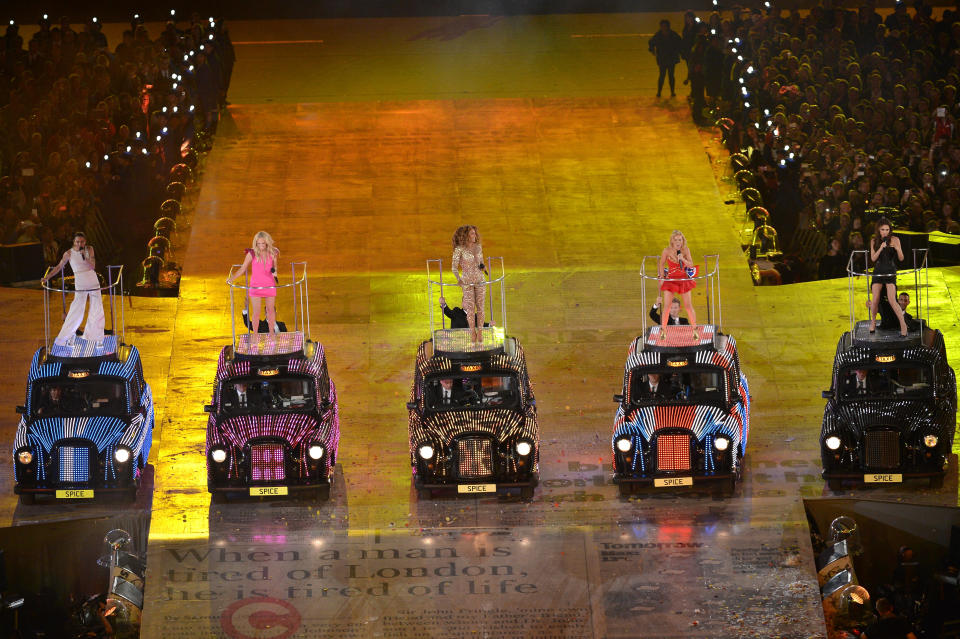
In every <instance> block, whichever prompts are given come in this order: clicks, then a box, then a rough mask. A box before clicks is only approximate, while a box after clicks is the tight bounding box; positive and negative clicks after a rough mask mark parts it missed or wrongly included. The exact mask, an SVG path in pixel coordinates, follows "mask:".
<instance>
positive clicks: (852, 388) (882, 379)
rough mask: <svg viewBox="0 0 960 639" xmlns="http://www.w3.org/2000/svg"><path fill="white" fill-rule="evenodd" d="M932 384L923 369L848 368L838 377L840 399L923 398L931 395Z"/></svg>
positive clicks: (894, 367) (908, 367)
mask: <svg viewBox="0 0 960 639" xmlns="http://www.w3.org/2000/svg"><path fill="white" fill-rule="evenodd" d="M932 380H933V374H932V371H931V369H930V368H929V367H927V366H885V367H876V366H874V367H869V368H859V369H856V368H849V369H846V370H844V371H841V373H840V378H839V381H840V396H841V397H843V398H844V399H863V398H865V397H890V398H896V399H901V398H906V397H925V396H927V395H929V394H930V393H931V392H932Z"/></svg>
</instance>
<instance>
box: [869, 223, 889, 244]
mask: <svg viewBox="0 0 960 639" xmlns="http://www.w3.org/2000/svg"><path fill="white" fill-rule="evenodd" d="M884 224H886V225H887V226H888V227H890V235H893V224H891V223H890V220H888V219H887V218H885V217H881V218H880V219H879V220H877V223H876V225H875V226H874V227H873V237H871V238H870V248H871V249H873V248H874V247H878V248H879V247H880V245H881V244H882V243H883V238H882V237H880V227H881V226H883V225H884Z"/></svg>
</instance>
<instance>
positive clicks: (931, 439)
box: [923, 435, 940, 448]
mask: <svg viewBox="0 0 960 639" xmlns="http://www.w3.org/2000/svg"><path fill="white" fill-rule="evenodd" d="M939 441H940V438H938V437H937V436H936V435H924V436H923V445H924V446H926V447H927V448H935V447H936V446H937V442H939Z"/></svg>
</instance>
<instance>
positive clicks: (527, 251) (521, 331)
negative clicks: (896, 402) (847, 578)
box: [0, 14, 960, 639]
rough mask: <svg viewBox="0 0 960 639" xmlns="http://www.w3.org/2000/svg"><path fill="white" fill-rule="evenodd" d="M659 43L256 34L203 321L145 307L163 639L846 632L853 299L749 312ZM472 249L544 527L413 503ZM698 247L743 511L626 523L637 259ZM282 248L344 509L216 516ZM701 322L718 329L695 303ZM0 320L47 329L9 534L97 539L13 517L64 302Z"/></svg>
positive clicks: (398, 27) (290, 29)
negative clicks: (264, 256)
mask: <svg viewBox="0 0 960 639" xmlns="http://www.w3.org/2000/svg"><path fill="white" fill-rule="evenodd" d="M660 17H661V16H660V15H657V14H639V15H622V16H615V15H606V16H593V15H592V16H538V17H515V18H502V19H494V18H483V17H461V18H450V19H442V18H438V19H396V20H338V21H299V22H272V23H263V22H261V23H236V24H233V25H231V32H232V35H233V38H234V40H235V42H236V43H237V66H236V69H235V75H234V81H233V86H232V88H231V101H232V102H233V104H232V106H231V107H230V109H229V114H228V116H227V118H226V119H225V121H224V122H223V124H222V127H221V131H220V133H219V135H218V137H217V141H216V145H215V148H214V150H213V152H212V153H211V154H210V155H209V157H208V158H207V160H206V168H205V174H204V177H203V183H202V190H201V191H200V194H199V198H198V203H197V207H196V212H195V213H194V216H193V228H192V231H191V237H190V243H189V246H188V247H181V248H180V249H179V250H180V251H185V253H186V254H185V256H184V257H183V264H184V272H183V280H182V284H181V295H180V297H179V299H178V300H150V301H147V300H139V299H138V300H135V301H134V312H135V315H134V319H133V321H132V322H131V323H132V324H133V325H134V326H133V329H132V330H130V331H128V334H130V333H132V334H133V339H132V341H133V342H134V343H136V344H137V345H138V346H139V347H140V350H141V352H142V353H143V354H144V363H145V367H146V369H147V371H146V375H147V379H148V381H150V383H151V384H152V385H153V387H154V393H155V397H156V398H157V403H158V406H159V412H158V422H157V423H158V430H157V433H156V434H155V438H154V454H153V456H152V459H151V462H152V465H153V474H152V481H153V486H152V487H153V489H154V493H153V496H152V500H151V499H150V498H149V497H148V496H145V495H141V499H140V503H138V504H137V505H136V507H137V508H143V507H150V506H151V504H152V508H153V520H152V528H151V534H150V543H149V553H148V570H149V574H148V580H147V597H146V609H145V615H144V629H143V636H144V637H161V636H162V637H164V638H169V639H173V638H186V637H208V636H218V637H234V638H235V637H324V636H337V637H414V636H416V637H438V638H439V637H460V636H462V637H491V638H493V637H516V636H528V637H542V638H546V637H569V638H581V637H583V638H586V637H591V638H597V639H599V638H601V637H608V638H611V639H613V638H627V637H649V638H658V639H668V638H669V639H673V638H680V637H710V638H711V639H725V638H728V637H730V638H734V637H773V636H779V637H785V638H786V637H790V638H793V637H795V638H797V639H801V638H803V639H806V638H808V637H821V636H823V635H824V634H825V633H824V629H823V617H822V613H821V611H820V604H819V596H818V591H817V587H816V579H815V574H814V570H813V562H812V557H811V553H810V551H809V548H808V542H807V534H808V532H807V526H806V522H805V519H804V511H803V507H802V503H801V497H814V496H818V495H822V494H825V488H824V485H823V482H822V481H821V480H820V479H819V469H820V462H819V454H818V448H817V446H818V444H817V439H818V435H819V428H820V421H821V417H822V412H823V400H822V399H821V397H820V391H821V390H822V389H825V388H827V387H828V386H829V375H830V366H831V362H832V357H833V353H834V350H835V348H836V340H837V339H838V337H839V335H840V333H841V332H842V331H843V330H844V329H845V327H846V326H848V324H847V322H848V320H847V312H848V305H847V288H846V281H835V282H821V283H808V284H801V285H795V286H790V287H781V288H754V287H753V286H752V284H751V281H750V277H749V274H748V271H747V264H746V260H745V259H744V257H743V254H742V253H741V251H740V249H739V242H738V237H737V233H736V229H737V228H739V220H735V219H734V215H735V214H736V213H739V212H740V210H741V209H740V207H728V206H725V205H724V204H723V201H724V200H725V199H727V198H728V197H729V193H728V191H732V186H724V187H721V188H718V187H717V184H716V182H715V180H714V176H713V171H712V168H711V166H710V164H709V159H708V157H707V155H706V153H705V150H704V147H703V144H702V142H701V138H700V136H699V135H698V132H697V130H696V129H695V128H694V127H693V126H692V124H691V123H690V118H689V114H688V110H687V108H686V102H685V100H684V99H683V98H676V99H674V100H667V99H664V100H657V99H656V98H654V97H653V94H654V92H655V88H654V82H655V80H656V69H655V65H654V60H653V57H652V56H651V55H650V54H649V53H648V52H647V50H646V35H642V34H650V33H652V32H653V31H654V29H655V28H656V24H657V21H658V20H659V18H660ZM672 17H673V18H674V22H675V25H679V23H680V21H679V15H675V16H672ZM679 71H680V70H679V69H678V74H679V75H680V76H681V77H682V75H683V74H682V72H679ZM678 88H679V89H681V93H682V89H683V87H682V86H681V87H678ZM467 223H471V224H476V225H478V226H479V228H480V231H481V233H482V236H483V244H484V251H485V253H486V254H487V255H488V256H500V255H502V256H503V257H504V260H505V264H506V266H507V269H508V299H507V310H508V321H509V332H510V333H511V334H513V335H515V336H517V337H518V338H519V340H520V341H521V343H522V344H523V346H524V348H525V349H526V353H527V359H528V362H529V367H530V376H531V379H532V382H533V384H534V386H535V389H536V393H537V403H538V409H539V415H540V428H541V436H542V448H541V454H540V458H541V466H540V477H541V484H540V487H539V488H538V489H537V492H536V496H535V498H534V499H533V500H532V501H531V502H522V501H510V500H504V501H500V500H497V499H494V498H466V499H437V500H434V501H419V500H418V499H417V497H416V494H415V492H414V491H413V490H412V487H411V481H410V467H409V455H408V450H407V430H406V423H407V415H406V409H405V402H406V398H407V394H408V392H409V388H410V384H411V381H412V374H413V365H414V355H415V352H416V347H417V345H418V344H419V342H420V340H422V339H425V338H426V336H427V331H428V313H429V308H428V306H427V298H426V285H425V278H424V274H425V269H424V266H425V260H426V259H428V258H434V257H441V258H443V259H444V260H445V263H448V260H449V256H450V253H451V245H450V237H451V235H452V232H453V230H454V229H455V228H456V227H457V226H458V225H460V224H467ZM674 228H680V229H682V230H683V231H684V232H685V233H686V234H687V238H688V240H689V243H690V245H691V247H692V251H693V254H694V256H696V257H699V256H702V255H704V254H708V253H719V255H720V259H721V266H722V277H721V283H722V295H723V316H722V317H723V329H724V330H725V331H726V332H728V333H730V334H733V335H734V336H736V338H737V340H738V345H739V349H740V357H741V361H742V363H743V368H744V370H745V372H746V374H747V376H748V377H749V379H750V388H751V392H752V394H753V401H754V403H753V407H752V416H751V417H752V419H751V422H752V424H751V425H752V432H751V437H750V444H749V450H748V452H747V457H746V460H745V461H746V472H745V478H744V481H743V483H742V485H741V487H740V488H739V489H738V491H737V494H736V495H735V496H734V497H732V498H728V499H720V498H717V497H714V496H711V495H708V494H701V493H697V492H691V493H683V494H674V493H666V492H660V493H655V494H651V495H649V496H648V497H646V498H643V499H631V500H622V499H620V498H619V497H618V496H617V489H616V486H614V485H613V484H612V483H611V482H610V468H609V466H608V464H609V462H610V457H611V452H610V436H611V432H612V423H613V417H614V411H615V406H614V404H613V403H612V401H611V395H612V394H613V393H616V392H619V391H620V384H621V382H622V376H623V365H624V361H625V357H626V351H627V347H628V345H629V343H630V342H631V340H632V339H633V338H634V337H635V336H636V335H637V334H638V333H639V331H640V329H641V326H642V323H643V317H644V316H645V315H646V310H647V309H645V308H643V307H642V306H641V303H640V292H641V285H640V279H639V277H638V270H639V265H640V261H641V258H642V256H644V255H649V254H657V253H659V251H660V250H661V249H662V248H663V247H664V246H665V244H666V242H667V239H668V236H669V234H670V232H671V231H672V230H673V229H674ZM261 229H266V230H268V231H270V232H271V233H272V235H273V237H274V238H275V239H276V241H277V244H278V246H279V247H280V249H281V259H282V260H289V261H299V260H306V261H307V262H308V263H309V271H310V274H311V280H310V291H311V318H312V332H313V337H314V339H317V340H319V341H321V342H322V343H323V344H324V346H325V348H326V353H327V358H328V362H329V366H330V371H331V376H332V377H333V379H334V381H335V382H336V384H337V388H338V394H339V399H340V419H341V428H342V436H341V447H340V455H339V460H340V463H339V465H338V468H337V476H336V479H337V481H336V484H335V489H334V491H333V494H332V496H331V500H330V502H329V503H318V504H313V505H294V504H290V503H287V502H275V503H270V502H265V503H247V504H243V503H240V504H226V505H220V504H213V503H211V500H210V496H209V494H208V493H207V491H206V484H205V481H206V475H205V466H204V455H203V451H204V435H205V423H206V415H205V414H204V413H203V405H204V404H205V403H208V402H209V400H210V395H211V390H212V388H211V382H212V380H213V376H214V372H215V368H216V361H217V355H218V353H219V349H220V348H221V347H222V346H223V345H224V344H226V343H228V342H229V335H230V316H229V305H228V298H227V289H226V286H225V285H224V284H223V280H224V278H225V277H226V274H227V270H228V268H229V266H230V264H232V263H235V262H239V261H240V260H241V259H242V257H243V249H244V248H245V247H247V246H249V245H250V238H251V237H252V236H253V234H254V233H255V232H256V231H258V230H261ZM280 272H281V275H286V273H287V271H285V270H284V269H281V270H280ZM957 290H960V269H940V270H936V271H933V272H931V301H932V303H933V309H932V316H931V321H932V324H933V325H934V326H937V327H941V328H943V329H945V331H947V333H948V335H947V341H948V345H949V350H950V356H951V358H952V359H953V360H954V361H958V360H957V358H958V357H960V351H958V349H957V340H958V338H960V334H958V333H957V329H956V323H957V311H956V308H955V307H954V305H953V304H952V301H951V295H952V292H953V291H957ZM697 300H698V301H699V306H698V308H699V310H700V312H701V313H703V312H704V310H705V307H704V298H703V295H702V290H701V291H699V292H698V297H697ZM0 301H2V302H3V303H5V304H7V306H8V307H15V308H20V309H23V311H22V312H21V313H20V314H19V315H18V316H17V317H15V318H12V319H10V320H8V323H9V324H10V325H11V326H12V327H13V328H14V329H15V330H12V331H7V332H5V334H4V335H2V336H0V340H2V342H0V345H2V348H3V353H4V356H5V359H6V360H7V361H8V362H10V363H11V365H10V366H8V367H5V368H4V369H3V371H2V372H0V376H2V377H0V379H2V381H3V383H2V384H0V397H2V399H3V400H4V405H6V406H8V407H10V411H9V414H8V417H7V418H5V419H4V420H3V421H2V430H0V435H2V441H0V451H3V452H4V453H5V454H4V455H3V457H2V460H3V461H2V465H0V472H2V473H3V474H4V475H3V480H4V481H3V482H2V484H0V522H2V523H3V524H4V525H16V524H20V523H26V522H34V521H44V520H51V519H57V518H64V517H82V516H87V515H90V514H92V513H97V512H100V509H101V508H104V507H103V506H55V507H52V508H42V507H29V508H28V507H24V506H19V505H16V502H15V498H14V495H13V494H12V491H11V484H12V478H11V468H10V463H11V462H10V457H11V455H10V454H9V452H10V448H9V447H10V442H11V441H12V438H13V430H14V427H15V424H16V421H15V419H14V417H13V414H12V413H13V411H12V406H13V405H14V404H17V403H21V402H22V397H23V386H22V385H23V379H24V377H25V373H26V370H27V368H28V365H29V360H30V355H31V353H32V350H33V348H35V347H36V343H35V342H36V334H37V333H38V331H37V328H36V325H35V322H33V321H31V318H32V317H33V314H32V313H33V310H32V309H33V308H35V307H37V306H38V305H39V296H38V295H35V294H33V293H30V292H20V291H9V290H0ZM457 301H458V300H457ZM285 313H286V314H289V313H290V307H289V304H286V305H285V304H284V303H283V302H282V301H281V304H280V318H281V319H287V320H288V321H289V317H287V318H285V315H284V314H285ZM37 316H39V312H37ZM704 319H705V318H703V317H701V321H703V320H704ZM11 334H12V335H16V336H22V337H17V338H13V337H11ZM954 459H955V458H954ZM856 492H857V494H863V495H869V496H873V497H882V498H890V499H904V500H910V501H915V502H925V503H937V504H947V505H956V503H957V493H958V491H957V473H956V464H955V463H954V464H953V465H952V467H951V471H950V475H949V476H948V479H947V482H946V485H945V487H944V488H943V489H941V490H938V491H931V490H928V489H926V488H925V487H923V486H914V485H907V486H899V487H885V488H879V489H875V490H869V491H856Z"/></svg>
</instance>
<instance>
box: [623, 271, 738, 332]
mask: <svg viewBox="0 0 960 639" xmlns="http://www.w3.org/2000/svg"><path fill="white" fill-rule="evenodd" d="M699 266H700V265H697V268H698V269H699ZM703 267H704V270H703V272H700V271H699V270H698V271H696V272H695V273H694V274H693V275H691V276H689V277H688V279H689V280H690V281H693V282H696V283H697V284H704V286H703V287H702V288H701V290H702V293H700V295H702V296H704V297H706V303H707V321H706V322H705V323H702V324H698V325H697V329H698V331H699V330H700V329H708V328H709V329H711V330H710V333H711V337H710V339H709V340H707V341H706V342H704V341H703V335H701V336H700V337H701V340H700V343H699V344H696V346H697V347H698V348H702V347H704V346H706V345H707V344H708V343H710V340H713V348H720V347H721V345H720V344H719V343H718V342H717V340H720V339H721V338H722V336H723V326H722V325H723V306H722V304H721V301H720V255H718V254H716V253H714V254H710V255H704V256H703ZM659 268H660V256H659V255H644V256H643V260H642V261H641V262H640V305H641V306H642V309H641V313H640V317H641V319H642V320H643V332H642V333H641V334H642V335H643V336H644V339H643V340H642V341H640V343H639V347H640V348H641V349H646V348H655V347H658V346H663V345H661V344H653V343H651V341H650V339H649V338H650V336H651V335H655V336H657V337H659V334H660V327H658V326H647V321H648V318H647V311H648V310H649V309H650V306H651V305H649V304H647V287H648V286H653V287H654V290H655V291H656V293H655V294H654V296H656V294H659V292H660V273H659ZM660 312H661V313H664V312H669V310H668V309H663V308H661V309H660ZM666 331H667V340H666V341H667V342H670V341H672V340H671V335H675V336H676V339H677V340H678V341H683V339H684V338H687V339H689V341H690V342H691V343H690V344H688V345H689V346H691V347H693V346H695V344H693V343H692V342H693V333H692V332H693V327H692V326H686V325H681V326H667V329H666ZM680 345H681V344H679V343H678V344H676V345H673V347H676V346H680Z"/></svg>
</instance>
